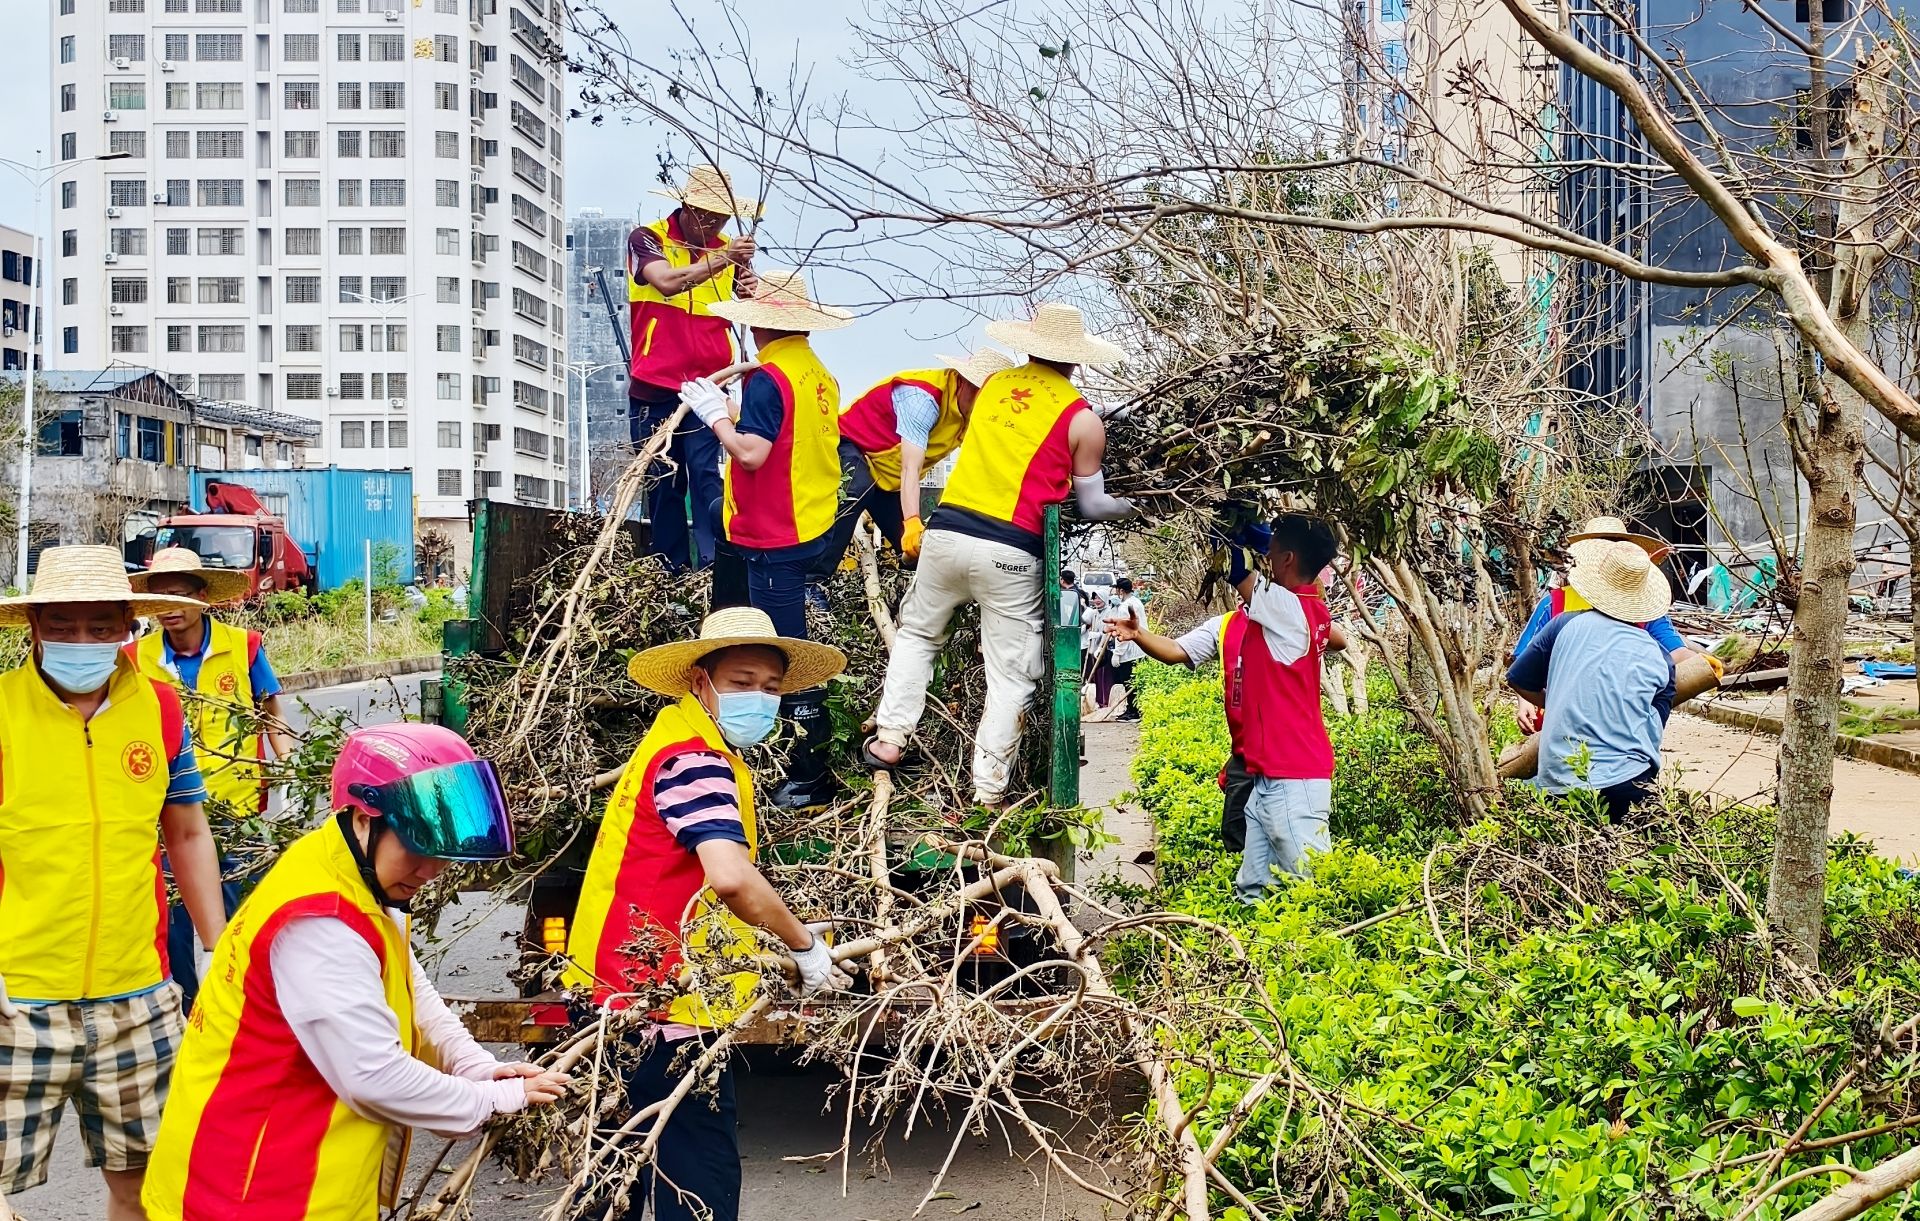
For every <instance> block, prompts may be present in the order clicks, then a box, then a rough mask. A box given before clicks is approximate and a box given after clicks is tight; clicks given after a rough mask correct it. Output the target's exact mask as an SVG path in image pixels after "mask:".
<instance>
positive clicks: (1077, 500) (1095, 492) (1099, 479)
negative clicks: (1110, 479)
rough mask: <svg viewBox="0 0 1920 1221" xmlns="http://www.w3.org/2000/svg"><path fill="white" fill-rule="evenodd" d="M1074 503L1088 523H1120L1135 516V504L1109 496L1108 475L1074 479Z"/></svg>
mask: <svg viewBox="0 0 1920 1221" xmlns="http://www.w3.org/2000/svg"><path fill="white" fill-rule="evenodd" d="M1073 503H1074V504H1075V505H1077V506H1078V507H1079V509H1080V516H1082V517H1084V518H1086V519H1087V520H1088V521H1119V520H1120V519H1121V518H1123V517H1132V516H1133V514H1134V508H1133V502H1132V501H1131V500H1128V499H1127V498H1126V497H1124V496H1109V495H1107V473H1106V472H1105V471H1095V472H1094V473H1093V474H1091V475H1075V476H1074V477H1073Z"/></svg>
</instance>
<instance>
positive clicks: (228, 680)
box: [214, 674, 240, 695]
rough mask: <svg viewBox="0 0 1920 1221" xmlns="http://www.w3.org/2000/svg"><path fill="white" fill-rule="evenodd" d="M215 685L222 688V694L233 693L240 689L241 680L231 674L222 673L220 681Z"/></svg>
mask: <svg viewBox="0 0 1920 1221" xmlns="http://www.w3.org/2000/svg"><path fill="white" fill-rule="evenodd" d="M214 686H216V687H218V688H219V689H220V694H222V695H232V694H233V693H234V692H236V691H238V690H239V689H240V680H239V679H237V678H235V677H234V676H233V675H231V674H222V675H221V676H220V681H218V682H216V683H215V684H214Z"/></svg>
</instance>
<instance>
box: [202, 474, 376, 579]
mask: <svg viewBox="0 0 1920 1221" xmlns="http://www.w3.org/2000/svg"><path fill="white" fill-rule="evenodd" d="M209 483H234V484H239V485H240V486H241V487H243V488H249V489H251V490H252V492H253V494H254V495H256V496H258V497H259V498H260V502H261V503H262V504H264V505H266V507H267V510H268V511H269V512H271V513H275V514H277V515H279V516H280V517H282V518H284V519H285V520H286V523H287V533H289V534H291V535H292V536H293V541H294V542H296V543H298V544H300V549H301V550H302V551H304V552H306V553H307V560H308V562H309V563H311V564H312V565H313V568H314V571H315V572H316V573H317V574H319V578H320V588H321V589H338V588H340V586H342V585H345V584H346V583H347V582H348V581H351V580H353V579H354V578H355V577H359V576H363V575H365V570H366V545H367V543H368V541H369V540H371V541H372V543H373V551H374V557H375V559H374V562H375V563H376V564H379V563H380V562H381V560H382V559H384V558H387V557H391V561H392V565H393V569H394V575H397V577H398V580H399V583H400V584H402V585H406V584H409V583H411V582H412V580H413V472H412V471H354V470H343V469H341V468H340V467H337V466H328V467H311V468H307V469H304V470H294V471H201V470H196V471H194V472H193V507H194V508H195V509H196V510H203V509H205V508H206V507H207V484H209ZM381 575H386V574H381Z"/></svg>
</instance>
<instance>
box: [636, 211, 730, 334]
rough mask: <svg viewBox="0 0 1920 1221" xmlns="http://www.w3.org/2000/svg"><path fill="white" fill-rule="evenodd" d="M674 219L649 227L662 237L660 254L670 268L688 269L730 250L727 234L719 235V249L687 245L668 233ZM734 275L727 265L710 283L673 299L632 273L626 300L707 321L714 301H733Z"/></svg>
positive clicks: (667, 218)
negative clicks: (658, 305)
mask: <svg viewBox="0 0 1920 1221" xmlns="http://www.w3.org/2000/svg"><path fill="white" fill-rule="evenodd" d="M672 220H673V218H672V217H671V216H663V217H661V218H660V219H659V220H657V221H654V222H653V223H652V224H651V225H648V226H647V228H648V229H650V230H652V231H653V232H654V234H655V235H656V236H658V237H659V239H660V253H661V254H664V255H665V256H667V266H669V267H689V266H692V264H693V261H694V260H695V259H698V258H704V257H705V256H707V255H708V254H711V253H712V252H713V251H715V250H725V249H726V248H727V241H728V238H727V236H726V235H725V234H724V233H723V234H721V235H720V244H719V245H718V246H689V245H687V244H686V243H685V242H682V241H680V240H678V239H677V238H675V237H673V235H672V234H671V233H669V232H668V229H669V225H670V222H671V221H672ZM733 272H734V266H733V264H732V263H728V264H727V266H726V267H725V269H724V270H722V271H721V272H720V274H719V275H717V276H715V277H713V278H712V279H711V280H708V281H707V282H706V283H704V284H696V285H694V286H693V287H692V288H689V289H688V290H687V291H686V292H683V293H680V294H678V295H676V296H672V297H669V296H666V295H665V294H663V293H662V292H661V291H660V290H659V289H657V288H655V287H654V286H653V285H651V284H649V283H647V282H646V280H645V279H644V278H643V277H640V276H636V275H632V274H629V275H628V276H627V300H628V301H652V302H657V303H662V304H670V305H672V306H673V307H674V308H675V309H683V310H685V311H687V312H688V313H689V314H694V315H696V316H698V317H702V318H704V317H706V316H707V315H708V314H711V313H712V312H713V310H712V309H711V308H709V307H710V306H712V305H713V303H714V302H716V301H730V300H732V299H733Z"/></svg>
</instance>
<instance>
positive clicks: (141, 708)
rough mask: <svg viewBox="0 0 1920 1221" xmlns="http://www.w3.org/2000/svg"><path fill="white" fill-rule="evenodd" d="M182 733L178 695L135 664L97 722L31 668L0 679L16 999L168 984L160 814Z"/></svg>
mask: <svg viewBox="0 0 1920 1221" xmlns="http://www.w3.org/2000/svg"><path fill="white" fill-rule="evenodd" d="M185 732H186V718H185V714H184V713H183V712H182V711H181V708H180V697H179V696H178V695H176V694H174V691H173V688H172V687H169V686H167V685H166V684H164V683H156V682H154V681H152V680H151V679H148V678H147V677H145V676H144V675H142V674H140V673H138V672H137V671H136V670H135V669H134V667H133V664H132V663H131V662H130V661H126V660H122V661H121V662H120V664H118V665H117V666H115V667H114V672H113V677H112V678H111V679H109V680H108V688H107V706H106V707H105V708H103V709H101V710H100V711H99V712H98V713H96V714H95V715H94V717H93V719H92V720H91V721H85V720H82V719H81V717H80V714H79V713H78V712H76V711H75V710H74V709H72V708H70V707H68V706H67V705H66V704H65V703H64V702H62V701H61V699H60V697H59V696H58V695H57V694H55V693H54V691H53V689H52V688H51V687H49V686H47V683H46V680H45V679H43V678H41V677H40V671H39V670H38V669H36V668H35V667H34V665H33V663H32V662H31V661H29V662H27V663H26V664H25V665H22V666H20V667H18V668H17V669H13V670H9V671H7V672H6V673H5V674H0V977H4V978H5V979H6V981H7V991H8V992H9V993H11V994H12V996H13V999H15V1000H18V1001H25V1000H32V1001H78V1000H105V999H108V998H112V997H120V996H127V995H130V994H133V993H139V992H145V991H147V990H149V989H151V988H154V987H157V986H159V985H160V984H162V983H164V982H166V980H167V978H168V968H167V887H166V882H165V880H164V879H163V878H162V877H161V874H160V810H161V807H162V806H164V805H166V802H167V775H168V761H169V760H171V759H172V758H173V757H174V756H175V755H176V754H178V753H179V751H180V745H181V741H182V738H183V736H184V734H185Z"/></svg>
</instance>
